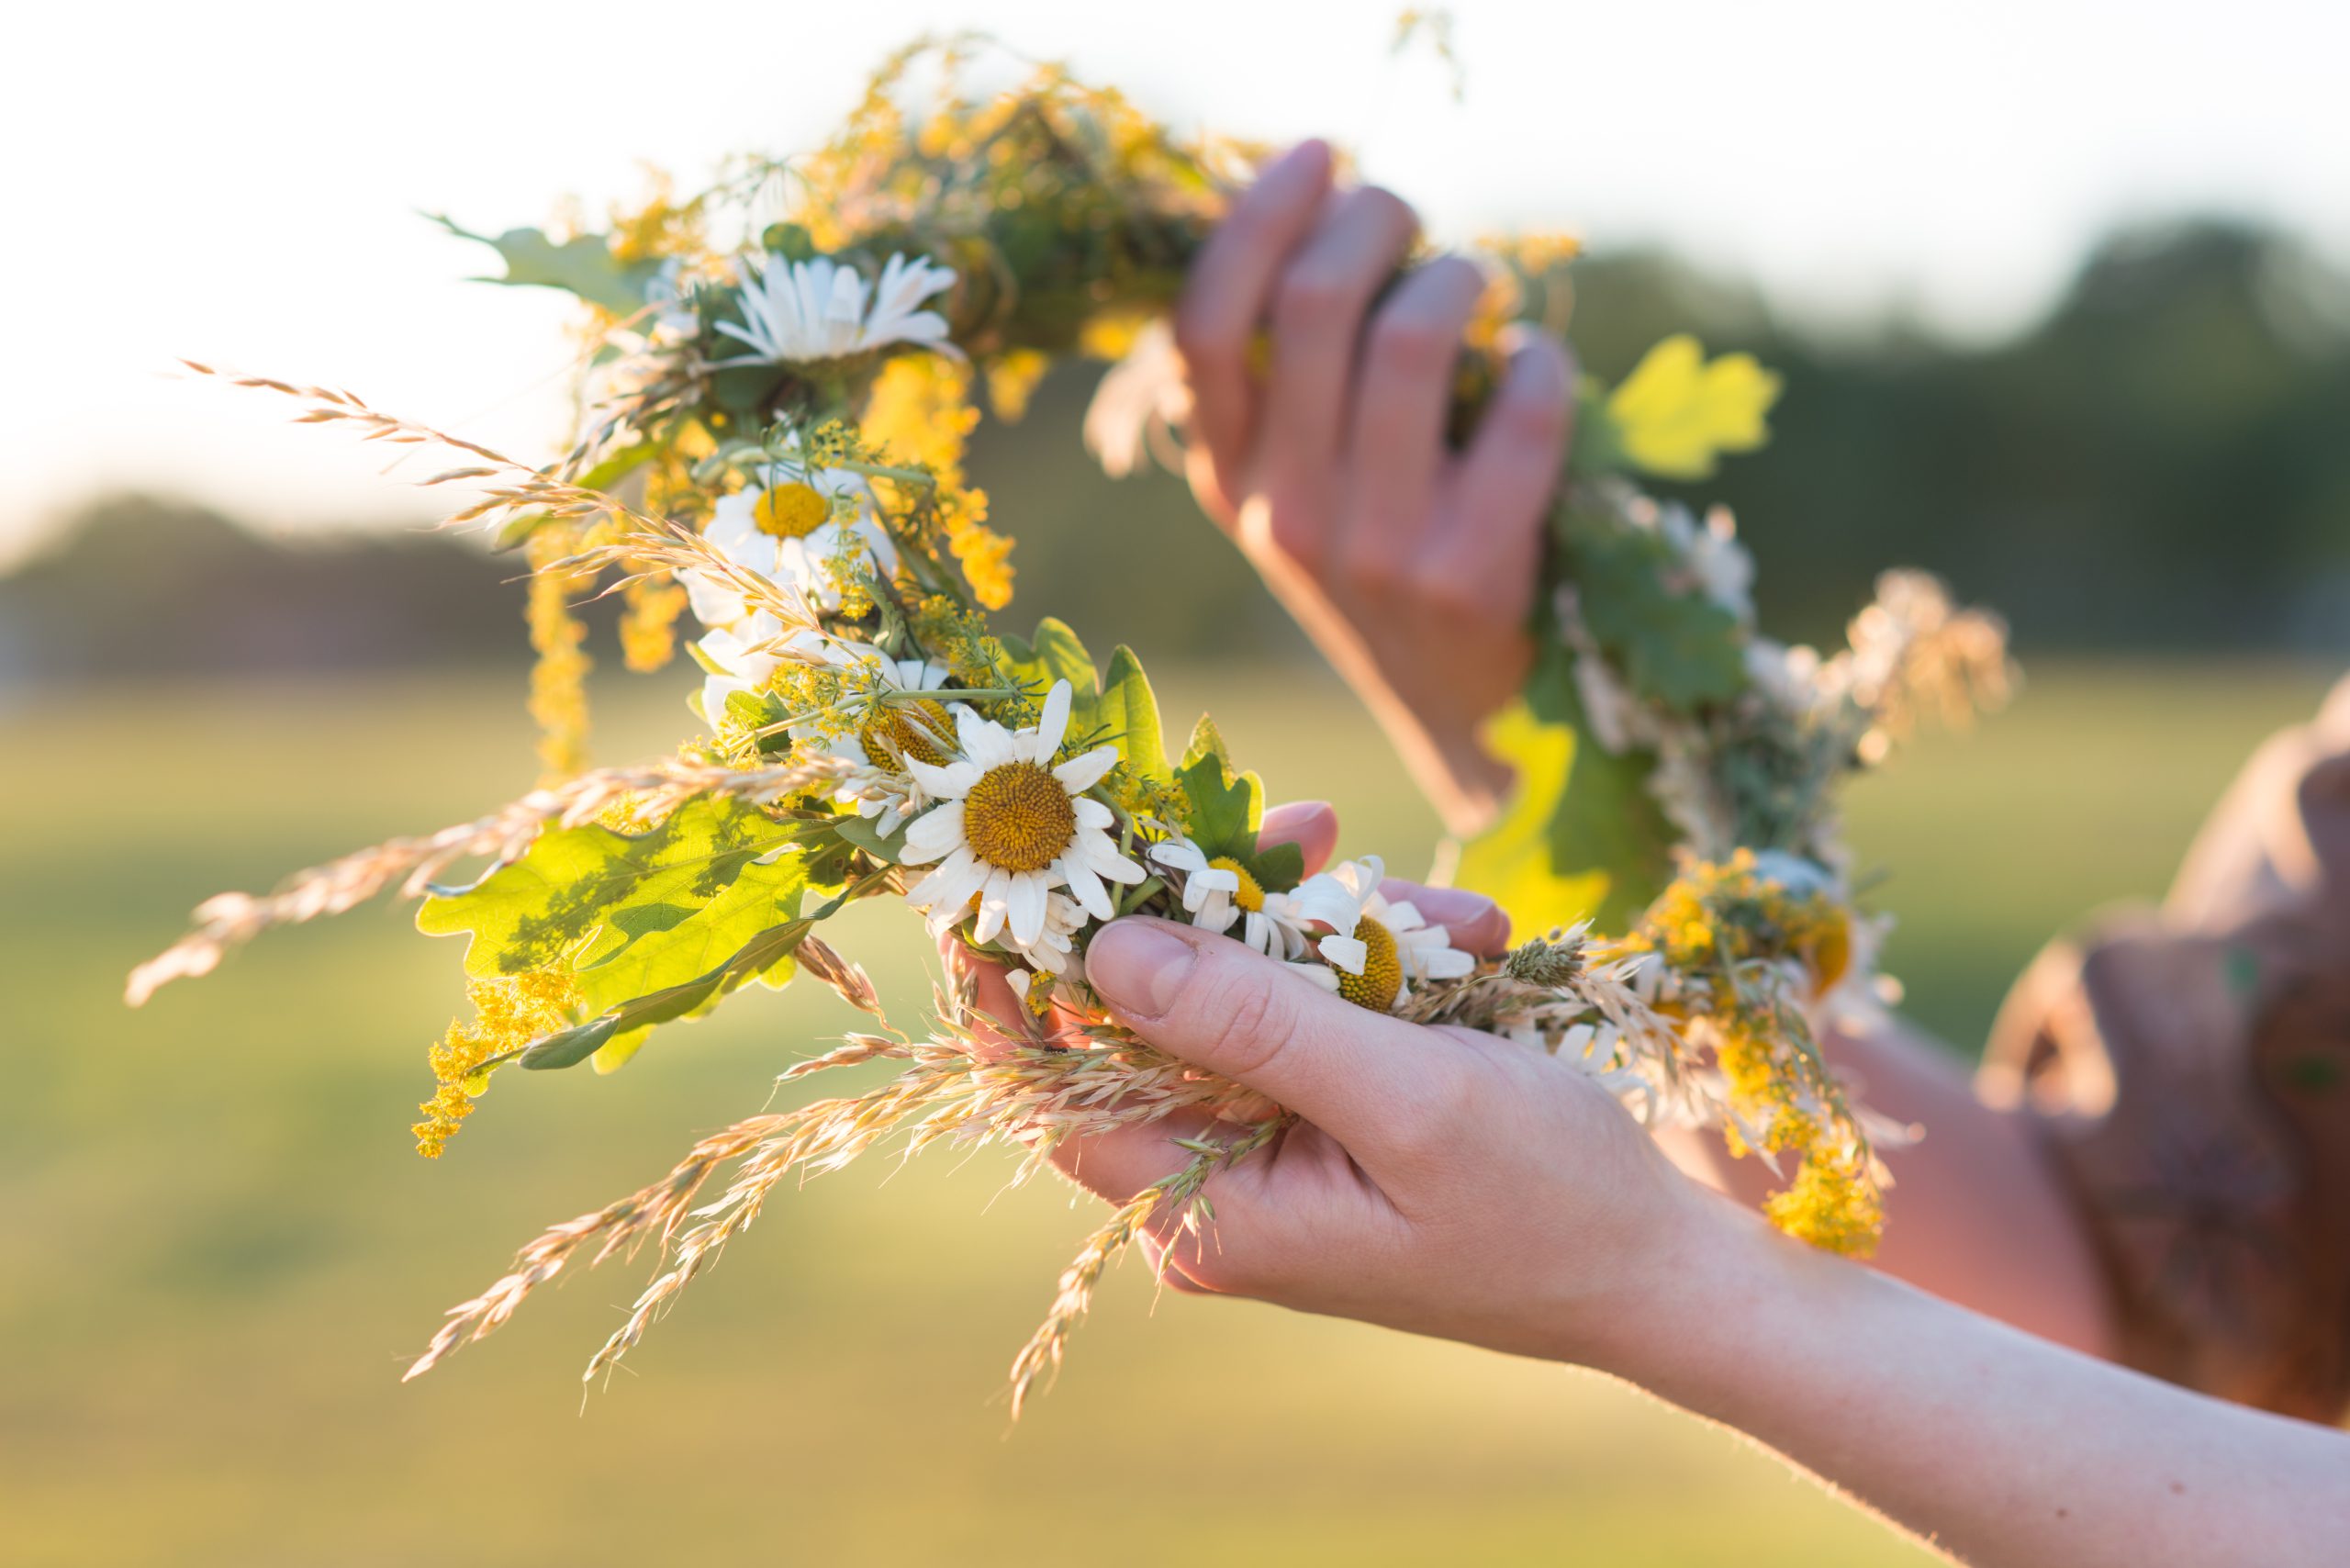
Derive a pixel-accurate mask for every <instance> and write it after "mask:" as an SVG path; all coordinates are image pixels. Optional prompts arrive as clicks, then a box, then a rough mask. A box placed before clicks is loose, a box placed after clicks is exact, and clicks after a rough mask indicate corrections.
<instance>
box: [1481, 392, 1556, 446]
mask: <svg viewBox="0 0 2350 1568" xmlns="http://www.w3.org/2000/svg"><path fill="white" fill-rule="evenodd" d="M1494 420H1495V421H1496V422H1497V423H1498V424H1499V426H1500V427H1501V434H1502V436H1503V438H1504V439H1505V440H1508V441H1511V442H1517V443H1520V444H1523V445H1527V446H1535V447H1547V446H1550V445H1551V444H1553V443H1555V442H1559V441H1561V440H1563V439H1565V436H1566V433H1567V398H1566V394H1565V393H1564V392H1563V391H1561V390H1559V389H1557V388H1555V387H1551V386H1544V387H1542V388H1541V389H1539V391H1531V392H1528V393H1527V394H1526V395H1524V396H1523V397H1517V398H1505V399H1504V400H1503V402H1502V404H1501V406H1500V407H1498V408H1496V409H1494Z"/></svg>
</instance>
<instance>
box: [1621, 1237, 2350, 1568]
mask: <svg viewBox="0 0 2350 1568" xmlns="http://www.w3.org/2000/svg"><path fill="white" fill-rule="evenodd" d="M1740 1220H1741V1222H1742V1221H1743V1216H1742V1215H1741V1216H1740ZM1733 1228H1735V1229H1736V1230H1739V1231H1741V1232H1743V1234H1741V1235H1737V1236H1735V1237H1733V1236H1731V1235H1729V1232H1730V1231H1731V1230H1732V1229H1733ZM1692 1264H1693V1272H1694V1274H1695V1278H1694V1279H1693V1280H1692V1281H1691V1284H1692V1285H1693V1286H1694V1288H1691V1289H1688V1290H1685V1291H1683V1292H1680V1293H1676V1294H1674V1295H1673V1297H1672V1298H1671V1299H1668V1300H1664V1301H1660V1302H1657V1303H1654V1304H1652V1305H1653V1306H1654V1307H1655V1308H1656V1309H1658V1310H1660V1311H1662V1313H1664V1314H1665V1315H1666V1320H1665V1321H1663V1322H1662V1323H1659V1324H1656V1325H1653V1326H1651V1332H1650V1333H1649V1334H1648V1335H1646V1336H1645V1337H1644V1338H1643V1339H1642V1340H1641V1342H1640V1343H1639V1344H1638V1345H1635V1346H1633V1347H1630V1348H1628V1349H1627V1350H1624V1351H1622V1352H1620V1353H1619V1354H1618V1355H1617V1357H1616V1358H1615V1360H1614V1364H1613V1365H1612V1366H1611V1367H1610V1369H1609V1370H1612V1371H1615V1372H1619V1373H1621V1374H1623V1375H1625V1376H1626V1377H1628V1378H1629V1379H1630V1380H1631V1381H1633V1382H1634V1383H1639V1385H1640V1386H1642V1387H1644V1388H1646V1389H1648V1390H1649V1391H1650V1392H1651V1393H1653V1394H1658V1395H1660V1396H1661V1397H1662V1398H1665V1399H1667V1400H1670V1401H1672V1402H1673V1404H1675V1405H1679V1406H1683V1407H1684V1408H1686V1409H1689V1410H1691V1411H1694V1412H1695V1413H1697V1414H1698V1415H1701V1416H1705V1417H1710V1418H1712V1419H1714V1420H1717V1421H1719V1422H1721V1423H1722V1424H1724V1425H1725V1426H1729V1427H1732V1428H1736V1429H1738V1430H1739V1431H1741V1432H1744V1433H1746V1434H1747V1435H1748V1436H1750V1437H1751V1438H1753V1439H1755V1440H1757V1441H1758V1442H1761V1443H1762V1444H1764V1445H1766V1446H1768V1447H1770V1448H1772V1449H1774V1450H1777V1451H1778V1452H1779V1453H1781V1454H1784V1455H1785V1456H1786V1457H1787V1458H1788V1459H1790V1460H1792V1461H1794V1462H1796V1463H1797V1464H1799V1465H1801V1466H1802V1467H1803V1468H1805V1469H1806V1470H1808V1471H1810V1472H1811V1473H1813V1474H1815V1475H1817V1476H1818V1477H1820V1478H1821V1479H1823V1480H1825V1481H1827V1482H1829V1483H1830V1484H1833V1485H1834V1486H1836V1487H1838V1488H1839V1489H1841V1491H1843V1492H1845V1493H1847V1494H1849V1495H1852V1497H1853V1498H1854V1499H1855V1500H1856V1501H1857V1502H1859V1503H1861V1504H1863V1505H1864V1506H1867V1507H1869V1508H1871V1509H1873V1510H1874V1511H1875V1512H1877V1513H1878V1514H1880V1515H1882V1516H1884V1517H1885V1518H1887V1519H1890V1520H1891V1521H1893V1522H1894V1523H1896V1524H1897V1525H1899V1526H1900V1527H1901V1528H1902V1529H1905V1530H1907V1531H1908V1533H1910V1534H1911V1535H1914V1536H1916V1537H1918V1538H1919V1540H1923V1541H1926V1542H1928V1543H1929V1544H1931V1545H1933V1546H1935V1547H1938V1548H1939V1549H1941V1550H1942V1551H1944V1552H1946V1553H1948V1554H1949V1555H1951V1556H1952V1557H1953V1558H1954V1559H1956V1560H1957V1561H1960V1562H1969V1563H1976V1564H1982V1565H1985V1568H2005V1565H2008V1564H2016V1565H2022V1564H2042V1563H2065V1564H2067V1565H2069V1568H2102V1565H2104V1564H2112V1565H2114V1568H2145V1565H2147V1564H2152V1563H2162V1564H2180V1565H2187V1564H2203V1563H2210V1564H2215V1565H2216V1564H2240V1563H2253V1562H2258V1563H2263V1564H2268V1565H2272V1568H2294V1565H2297V1564H2302V1563H2310V1564H2315V1563H2321V1562H2339V1561H2341V1557H2342V1552H2343V1550H2344V1542H2345V1541H2350V1437H2345V1436H2344V1434H2343V1433H2341V1432H2339V1431H2336V1430H2333V1429H2331V1428H2323V1427H2318V1426H2312V1425H2310V1424H2308V1423H2305V1422H2300V1421H2294V1420H2289V1419H2288V1418H2286V1417H2280V1416H2271V1415H2267V1414H2265V1413H2263V1412H2260V1411H2255V1410H2250V1409H2246V1408H2244V1406H2237V1405H2230V1404H2227V1403H2225V1402H2223V1401H2221V1400H2216V1399H2210V1398H2206V1397H2204V1396H2203V1395H2201V1394H2190V1393H2188V1392H2187V1391H2185V1390H2183V1389H2179V1388H2176V1387H2174V1386H2172V1385H2171V1384H2169V1383H2158V1382H2156V1381H2155V1380H2154V1379H2152V1378H2148V1377H2143V1376H2141V1375H2139V1374H2138V1373H2136V1372H2128V1371H2124V1370H2123V1369H2121V1368H2120V1367H2116V1366H2112V1365H2110V1364H2109V1363H2106V1362H2103V1361H2096V1360H2093V1359H2091V1358H2089V1357H2087V1356H2083V1355H2078V1354H2076V1353H2075V1352H2073V1351H2071V1350H2065V1349H2063V1348H2062V1347H2060V1346H2057V1345H2053V1344H2050V1343H2049V1342H2047V1341H2046V1340H2043V1339H2039V1338H2033V1337H2032V1336H2031V1335H2028V1334H2024V1333H2020V1332H2019V1331H2018V1330H2016V1329H2014V1328H2010V1327H2007V1326H2005V1325H2003V1324H1999V1323H1995V1322H1993V1321H1991V1320H1990V1319H1989V1318H1986V1317H1983V1316H1977V1315H1975V1314H1974V1313H1971V1312H1967V1311H1964V1310H1963V1309H1961V1308H1958V1307H1954V1306H1952V1305H1949V1304H1947V1303H1945V1302H1942V1301H1938V1300H1936V1299H1934V1298H1933V1297H1931V1296H1928V1295H1924V1294H1919V1293H1918V1292H1916V1291H1913V1290H1911V1289H1909V1288H1908V1287H1907V1286H1905V1285H1902V1284H1900V1283H1897V1282H1895V1281H1893V1280H1890V1279H1887V1278H1886V1277H1885V1276H1884V1275H1882V1274H1879V1273H1874V1272H1872V1271H1868V1270H1865V1269H1859V1268H1855V1267H1853V1266H1852V1265H1851V1264H1849V1263H1846V1262H1844V1261H1842V1260H1840V1259H1835V1258H1830V1257H1828V1256H1826V1255H1824V1254H1821V1253H1817V1252H1812V1251H1809V1250H1807V1249H1804V1248H1801V1247H1796V1246H1794V1245H1792V1244H1789V1243H1788V1242H1786V1241H1785V1239H1784V1238H1779V1237H1776V1236H1773V1235H1769V1234H1766V1233H1764V1232H1762V1229H1761V1227H1760V1226H1756V1225H1753V1224H1747V1223H1741V1224H1740V1225H1739V1226H1736V1227H1732V1226H1719V1227H1717V1228H1715V1229H1714V1230H1712V1231H1711V1232H1709V1245H1708V1246H1707V1249H1706V1250H1704V1251H1703V1252H1700V1253H1698V1254H1696V1255H1695V1257H1694V1258H1693V1259H1692Z"/></svg>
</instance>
